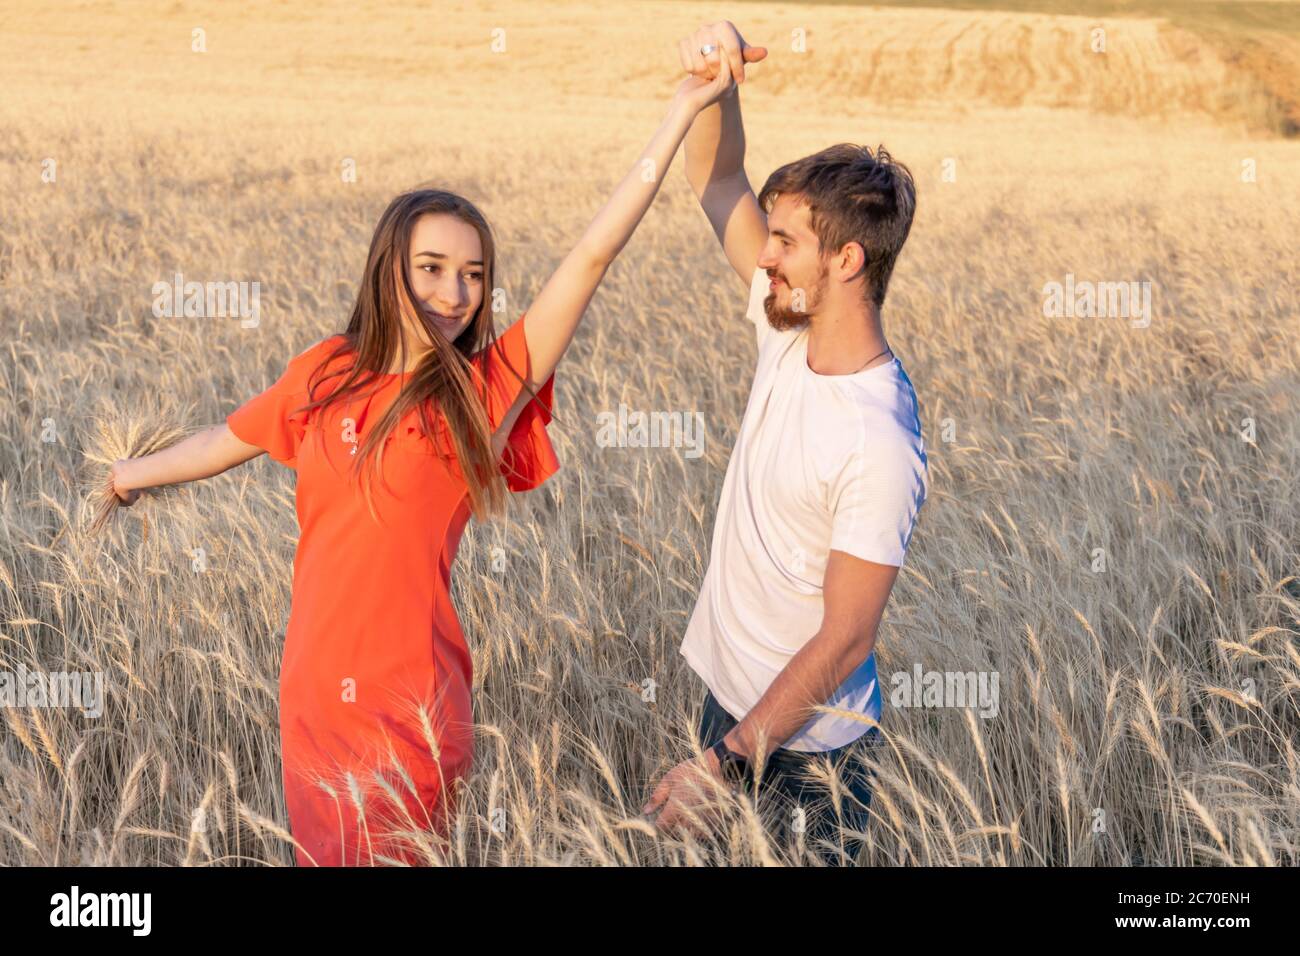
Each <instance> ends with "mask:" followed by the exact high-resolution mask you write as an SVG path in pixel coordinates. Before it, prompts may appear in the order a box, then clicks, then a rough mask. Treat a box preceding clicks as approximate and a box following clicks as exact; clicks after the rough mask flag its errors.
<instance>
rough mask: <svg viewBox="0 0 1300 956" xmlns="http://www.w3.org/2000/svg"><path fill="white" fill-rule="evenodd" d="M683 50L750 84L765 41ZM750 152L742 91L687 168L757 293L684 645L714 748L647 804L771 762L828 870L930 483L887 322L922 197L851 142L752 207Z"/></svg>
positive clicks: (734, 781) (771, 775)
mask: <svg viewBox="0 0 1300 956" xmlns="http://www.w3.org/2000/svg"><path fill="white" fill-rule="evenodd" d="M681 55H682V63H683V66H684V67H685V68H686V69H687V71H688V72H692V73H695V74H696V75H700V76H709V75H712V73H713V72H714V71H715V70H716V66H715V64H717V62H718V57H719V56H726V57H728V63H729V64H730V66H731V72H732V73H733V75H735V77H736V81H737V84H741V83H743V81H744V68H745V63H746V62H755V61H757V60H761V59H762V58H763V57H764V56H765V55H766V51H765V50H763V48H761V47H748V46H746V45H745V43H744V40H743V39H742V38H741V37H740V35H739V34H738V33H737V32H736V30H735V27H733V26H732V25H731V24H730V23H729V22H726V21H724V22H722V23H718V24H713V25H711V26H709V27H705V28H703V29H701V30H700V31H697V33H696V34H695V35H694V36H693V37H691V38H689V39H687V40H684V41H682V45H681ZM744 153H745V137H744V128H743V125H742V122H741V115H740V98H739V92H738V86H737V87H736V88H733V89H732V91H731V92H730V93H729V94H728V95H727V96H725V97H724V98H723V99H722V100H721V101H720V102H719V103H716V104H714V105H713V106H711V107H709V108H708V109H706V110H703V111H702V112H700V114H699V115H698V116H697V117H696V119H695V121H694V123H693V125H692V127H691V130H690V132H689V133H688V134H687V138H686V175H687V178H688V180H689V181H690V183H691V187H692V188H693V189H694V191H695V194H696V195H697V196H698V197H699V199H700V203H701V205H702V206H703V208H704V211H705V213H706V214H707V216H708V218H709V222H710V223H711V224H712V226H713V229H714V232H716V233H717V236H718V239H719V241H720V242H721V243H722V247H723V250H724V252H725V253H726V256H727V258H728V260H729V261H730V262H731V265H732V266H733V268H735V270H736V272H737V273H738V274H739V275H740V276H741V277H742V278H743V280H744V281H745V283H746V284H747V285H749V287H750V294H749V306H748V310H747V312H746V317H747V318H748V319H749V321H751V322H753V323H754V326H755V331H756V333H757V338H758V364H757V369H756V371H755V374H754V382H753V386H752V388H751V391H750V396H749V404H748V406H747V407H746V409H745V416H744V420H743V421H742V423H741V427H740V433H739V435H738V437H737V439H736V445H735V448H734V450H733V451H732V456H731V460H730V462H729V463H728V465H727V473H726V477H725V479H724V480H723V484H722V493H721V498H720V500H719V502H718V512H717V518H716V523H715V526H714V530H713V545H712V553H711V556H710V560H709V566H708V571H707V572H706V574H705V578H704V584H703V587H702V589H701V592H700V596H699V600H698V602H697V603H696V606H695V611H694V614H693V615H692V617H691V620H690V623H689V625H688V627H687V630H686V636H685V639H684V640H683V643H682V647H681V652H682V654H683V655H684V656H685V657H686V660H687V661H688V662H689V663H690V665H691V667H692V668H693V669H694V670H695V671H696V673H698V674H699V675H700V677H701V678H702V679H703V681H704V683H705V684H706V685H707V686H708V694H707V695H706V698H705V704H704V714H703V717H702V720H701V723H700V736H701V738H702V742H703V746H704V747H705V748H709V749H706V750H705V751H704V753H703V756H702V757H701V758H700V759H698V760H687V761H683V762H682V763H680V764H678V765H677V766H676V767H674V768H673V769H672V770H670V771H669V772H668V773H667V774H666V775H665V776H664V778H663V779H662V780H661V781H660V783H659V785H658V786H657V788H656V789H655V790H654V793H653V796H652V797H651V799H650V802H649V803H648V804H647V805H646V807H645V812H647V813H657V817H656V823H657V824H658V825H659V826H660V827H661V828H663V829H666V830H669V831H672V830H675V829H684V828H691V829H694V828H695V827H696V825H697V824H696V820H697V819H698V818H696V817H695V816H694V814H696V813H699V812H701V811H703V810H704V808H705V807H706V806H707V805H708V804H709V803H711V802H712V801H711V798H710V797H709V795H708V793H707V789H708V788H707V787H702V786H700V783H701V781H700V778H699V776H698V774H700V773H701V772H703V773H706V774H711V775H712V776H713V777H714V778H715V779H717V780H718V781H720V782H723V783H726V784H729V785H732V786H736V785H743V786H753V784H754V777H755V774H756V772H758V773H759V790H760V793H761V792H762V791H766V792H768V793H770V794H772V795H773V798H774V799H775V800H776V801H777V807H778V808H779V817H778V820H779V821H780V822H781V823H782V824H784V825H783V826H782V827H781V829H782V830H783V831H787V832H785V833H783V834H782V837H785V836H787V835H788V831H790V830H794V831H800V830H802V831H803V832H804V833H805V834H806V840H807V845H808V847H809V848H810V849H812V850H813V851H814V852H817V853H819V854H820V855H821V857H822V859H824V860H825V861H826V862H828V863H832V864H835V863H840V862H843V860H844V857H843V856H842V854H841V853H840V851H839V848H840V847H841V846H842V844H843V841H842V840H841V833H840V832H839V831H840V830H841V828H842V829H843V830H844V831H851V832H862V831H863V830H864V829H865V827H866V821H867V803H868V801H869V800H870V789H869V788H868V785H867V781H866V780H865V779H864V778H863V776H862V775H861V773H860V771H859V770H857V769H855V767H854V766H853V764H852V762H850V761H848V760H846V757H848V755H849V751H850V749H851V748H850V745H851V744H854V743H855V741H858V740H859V738H861V737H864V735H866V737H865V740H864V741H862V742H859V743H858V744H857V745H856V746H855V747H853V748H852V749H854V750H858V749H859V748H860V747H861V746H863V745H864V744H866V743H874V742H875V740H876V739H877V738H878V736H879V729H878V726H877V722H878V721H879V720H880V709H881V694H880V686H879V682H878V680H877V676H876V661H875V653H874V645H875V640H876V631H877V628H878V626H879V623H880V619H881V615H882V612H883V611H884V608H885V603H886V601H887V600H888V598H889V593H890V589H891V588H892V587H893V584H894V580H895V577H896V576H897V574H898V569H899V566H901V565H902V563H903V557H904V554H905V553H906V551H907V546H908V542H909V540H910V538H911V534H912V527H913V524H914V522H915V521H916V517H917V514H918V512H919V511H920V508H921V504H922V502H923V501H924V499H925V495H926V492H927V490H928V485H929V482H928V474H927V467H926V456H925V447H924V443H923V441H922V438H921V429H920V423H919V421H918V414H917V402H916V394H915V392H914V391H913V389H912V384H911V381H910V380H909V379H908V377H907V374H906V373H905V372H904V371H903V367H902V365H901V364H900V363H899V361H898V359H897V357H896V356H894V355H893V353H892V352H891V351H890V349H889V346H888V343H887V342H886V341H885V337H884V333H883V330H882V327H881V319H880V309H881V306H882V304H883V303H884V300H885V290H886V287H887V285H888V282H889V277H890V273H891V272H892V270H893V267H894V262H895V260H896V258H897V256H898V253H899V251H900V250H901V248H902V246H903V243H904V241H905V240H906V238H907V234H908V231H909V229H910V227H911V223H912V213H913V209H914V208H915V189H914V186H913V183H912V178H911V175H910V173H909V172H908V170H907V169H906V167H904V166H902V165H900V164H897V163H895V162H893V161H892V160H891V158H890V156H889V154H888V153H887V152H886V151H885V150H884V149H883V148H881V149H879V150H878V151H877V152H876V153H874V154H873V153H872V151H871V150H870V149H868V148H866V147H862V146H852V145H848V144H841V145H838V146H832V147H830V148H828V149H825V150H823V151H821V152H819V153H817V154H815V155H813V156H808V157H806V158H804V159H801V160H798V161H796V162H793V163H790V164H788V165H786V166H783V167H781V168H780V169H778V170H777V171H776V172H774V173H773V174H772V175H771V176H770V177H769V178H768V180H767V183H766V184H765V185H764V187H763V189H762V190H761V191H760V193H759V195H758V196H757V197H756V196H755V195H754V192H753V190H752V189H751V188H750V185H749V181H748V179H747V178H746V176H745V169H744ZM819 706H824V707H827V708H832V709H833V710H834V711H838V712H839V713H835V712H830V711H819V710H817V709H816V708H818V707H819ZM823 759H828V760H830V761H831V763H832V765H833V766H835V767H836V768H837V769H838V770H839V771H840V772H841V774H842V775H843V776H844V778H845V782H846V783H847V785H848V788H849V790H850V793H849V794H847V795H845V794H842V797H843V799H842V800H841V801H840V802H839V806H838V807H835V806H833V805H831V802H830V799H829V791H827V790H825V789H824V788H819V787H817V786H816V785H815V784H814V783H813V782H812V780H811V779H810V778H809V774H808V771H809V770H811V769H812V768H811V767H810V764H811V763H812V762H814V761H818V760H823ZM760 767H761V768H762V769H761V771H759V768H760ZM841 793H842V792H841ZM844 835H846V836H847V835H849V834H848V833H845V834H844Z"/></svg>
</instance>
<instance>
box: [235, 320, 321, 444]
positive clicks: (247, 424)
mask: <svg viewBox="0 0 1300 956" xmlns="http://www.w3.org/2000/svg"><path fill="white" fill-rule="evenodd" d="M328 341H329V340H328V339H326V340H325V341H324V342H318V343H317V344H316V345H313V346H312V347H311V348H309V349H307V350H306V351H305V352H302V353H300V354H298V355H296V356H294V357H293V358H291V359H290V360H289V364H288V365H287V366H286V368H285V370H284V373H283V374H282V375H281V376H280V377H279V378H278V379H277V380H276V381H275V382H274V384H272V385H271V386H270V387H269V388H268V389H266V391H264V392H262V393H261V394H259V395H254V396H253V397H252V398H250V399H249V400H248V401H246V402H244V404H242V405H240V406H239V407H238V408H237V409H235V410H234V411H233V412H231V413H230V414H229V415H227V416H226V425H227V426H228V427H229V428H230V430H231V431H232V432H234V435H235V437H236V438H238V439H239V440H240V441H242V442H245V443H247V444H249V445H256V446H257V447H258V448H263V449H265V450H266V453H267V454H268V455H270V456H271V457H272V458H274V459H275V460H276V461H278V462H280V463H281V464H284V465H286V466H288V467H289V468H294V469H296V468H297V467H298V446H299V444H300V443H301V442H302V436H303V433H304V432H305V430H306V426H307V416H306V413H304V412H302V411H298V410H297V409H298V408H299V406H301V405H305V404H306V403H307V402H308V401H309V397H308V392H307V381H308V378H309V377H310V375H311V372H312V369H313V368H314V367H315V362H314V361H313V359H314V358H315V357H316V356H317V353H319V351H320V350H321V348H322V346H324V345H325V342H328Z"/></svg>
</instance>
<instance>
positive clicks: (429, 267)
mask: <svg viewBox="0 0 1300 956" xmlns="http://www.w3.org/2000/svg"><path fill="white" fill-rule="evenodd" d="M420 268H421V269H438V268H440V267H439V266H436V265H433V264H432V263H429V264H427V265H422V266H420Z"/></svg>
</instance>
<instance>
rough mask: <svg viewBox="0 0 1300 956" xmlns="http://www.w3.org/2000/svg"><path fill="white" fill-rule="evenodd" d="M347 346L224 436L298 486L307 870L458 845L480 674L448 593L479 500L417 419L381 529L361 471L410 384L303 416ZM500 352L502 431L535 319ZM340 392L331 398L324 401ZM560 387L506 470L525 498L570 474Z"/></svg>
mask: <svg viewBox="0 0 1300 956" xmlns="http://www.w3.org/2000/svg"><path fill="white" fill-rule="evenodd" d="M341 341H342V337H341V336H337V335H336V336H331V337H329V338H326V339H324V340H322V341H321V342H318V343H317V344H316V345H314V346H312V347H311V348H309V349H307V350H306V351H305V352H303V353H301V354H300V355H298V356H296V357H295V358H293V359H291V360H290V361H289V363H288V367H287V369H286V370H285V372H284V374H283V375H282V376H281V377H280V379H279V380H278V381H277V382H275V384H273V385H272V386H271V387H270V388H268V389H267V390H266V391H264V392H262V393H261V394H260V395H257V396H255V397H253V398H252V399H250V400H249V401H248V402H246V403H245V404H244V405H242V406H240V407H239V408H238V409H236V410H235V411H234V412H233V413H231V414H230V416H229V417H228V418H227V419H226V424H227V425H228V426H229V427H230V430H231V431H232V432H233V433H234V434H235V435H236V437H238V438H239V439H240V440H241V441H244V442H246V443H248V444H250V445H256V446H258V447H259V448H264V449H266V451H267V453H268V454H269V455H270V456H271V457H272V458H274V459H276V460H277V461H280V462H282V463H284V464H285V465H288V466H289V467H290V468H294V469H296V471H297V473H298V475H297V489H296V510H297V515H298V526H299V540H298V549H297V552H296V553H295V555H294V562H293V599H292V605H291V608H290V612H289V621H288V626H287V628H286V632H285V641H284V657H283V661H282V664H281V669H280V740H281V755H282V761H283V781H284V792H285V803H286V806H287V808H288V812H289V826H290V830H291V832H292V834H293V837H294V839H295V840H296V841H297V842H298V843H299V844H300V847H299V848H298V849H297V850H296V851H295V852H296V855H297V861H298V864H299V865H301V866H310V865H321V866H356V865H363V866H364V865H371V864H380V865H382V864H384V863H385V862H387V861H388V860H395V861H399V862H405V863H411V864H418V863H420V862H423V860H424V858H423V856H422V855H421V854H419V853H418V852H416V850H415V848H414V844H413V843H412V842H411V840H410V839H409V838H404V837H403V836H402V833H401V832H400V831H417V832H418V831H423V832H424V833H426V834H427V833H428V831H430V830H434V831H436V832H437V833H439V834H442V835H443V836H446V835H447V829H448V820H449V817H450V814H451V811H452V810H454V805H455V804H454V796H455V794H454V788H453V784H454V783H455V782H456V781H458V780H459V779H460V778H462V777H463V776H464V775H465V774H467V773H468V772H469V769H470V766H471V761H472V758H473V711H472V708H471V704H470V687H471V684H472V680H473V663H472V660H471V657H470V653H469V649H468V647H467V646H466V644H465V637H464V635H463V634H462V632H461V628H460V622H459V620H458V619H457V617H456V610H455V608H454V607H453V606H452V603H451V594H450V586H451V565H452V561H453V560H454V559H455V556H456V549H457V547H458V545H459V543H460V538H461V533H462V532H463V531H464V528H465V523H466V521H467V520H468V518H469V517H470V510H469V496H468V490H467V488H466V486H465V481H464V478H463V476H462V475H461V473H460V471H459V468H458V466H457V463H456V462H455V460H454V458H453V457H450V455H448V454H446V453H444V454H439V453H438V452H436V451H435V448H434V445H433V443H432V441H431V440H430V439H429V438H428V437H427V436H425V435H422V434H420V430H419V418H418V414H419V413H418V410H416V409H412V410H411V411H410V412H409V413H408V414H407V415H406V416H404V417H403V419H402V421H401V422H399V424H398V426H397V427H396V428H395V429H394V431H393V432H392V433H391V434H390V435H389V437H388V439H387V442H386V444H385V448H384V458H383V467H382V472H376V474H375V478H374V481H373V483H372V490H371V495H372V500H373V503H374V507H375V510H376V512H377V515H378V518H379V519H380V521H379V523H378V524H376V522H375V520H374V519H373V518H372V517H371V514H370V512H369V510H368V509H367V507H366V502H365V498H364V497H363V495H362V493H361V487H360V484H359V483H358V481H357V480H356V479H351V477H350V475H349V473H348V470H349V468H350V467H351V465H352V463H353V461H355V458H354V457H353V453H354V452H355V450H356V448H357V447H358V446H359V444H360V442H361V441H362V440H363V439H364V438H365V437H366V435H367V429H368V428H369V427H370V426H371V425H372V424H373V423H374V422H377V421H378V420H379V418H380V417H381V416H382V415H383V413H384V412H385V411H386V410H387V407H388V405H390V404H391V403H392V401H393V400H394V398H396V396H397V394H398V392H399V390H400V387H401V384H402V383H403V382H404V381H405V380H406V379H408V378H409V373H401V374H387V375H384V376H382V377H381V379H380V382H379V383H378V386H377V388H376V387H375V386H367V387H365V388H363V389H362V392H369V391H371V389H372V388H374V389H375V390H374V391H373V393H372V394H369V395H364V394H362V395H358V396H354V397H353V398H352V400H351V401H350V403H349V404H348V405H347V407H345V408H340V407H338V406H334V407H331V408H330V409H329V410H328V411H327V412H326V413H325V416H324V417H323V418H322V416H321V415H320V409H313V410H312V412H311V413H310V414H304V413H302V412H295V411H294V410H295V409H296V408H298V406H300V405H302V404H304V403H306V402H307V401H308V395H307V385H308V377H309V376H310V374H311V372H312V370H313V369H314V368H315V367H316V366H317V365H319V364H321V363H322V362H323V361H324V360H325V359H326V358H327V357H328V355H329V354H330V352H331V351H332V350H333V348H334V347H335V346H337V345H338V344H339V343H340V342H341ZM488 351H490V354H487V355H485V354H484V353H482V352H481V353H479V356H478V360H479V363H478V364H476V365H475V367H476V368H477V369H480V370H486V371H487V373H488V381H489V383H490V386H491V387H490V390H489V394H488V402H487V404H488V409H487V412H488V419H489V421H490V422H491V423H492V425H493V427H494V428H495V427H496V425H497V423H499V422H500V421H501V420H502V418H503V417H504V415H505V414H506V412H507V411H508V410H509V409H510V408H511V406H512V405H513V404H514V401H515V399H516V398H517V397H518V395H519V394H520V392H521V391H522V390H523V387H522V385H521V384H520V383H519V381H518V379H517V378H515V376H514V375H513V374H511V372H510V371H509V370H508V369H505V368H502V367H500V358H501V356H502V355H503V354H504V356H505V357H506V358H507V359H508V360H509V363H510V365H511V366H512V367H513V368H514V369H516V370H518V371H519V372H520V373H521V374H522V373H524V372H525V370H526V369H528V368H529V364H528V350H527V347H526V345H525V341H524V323H523V320H522V319H521V320H520V321H518V322H516V323H515V324H514V325H512V326H511V327H510V328H509V329H508V330H506V332H505V333H503V334H502V335H501V336H500V338H499V339H498V340H497V349H494V350H488ZM351 359H352V357H351V355H344V356H340V357H339V358H337V359H335V362H336V363H337V364H341V365H345V366H346V365H348V364H350V363H351ZM331 368H333V366H331ZM339 381H340V380H339V379H334V380H332V381H331V382H328V383H325V384H324V385H320V384H318V385H317V388H316V396H315V397H318V398H319V397H321V396H322V395H324V394H326V393H327V392H328V391H329V390H331V389H332V388H334V387H335V386H336V385H337V384H338V382H339ZM553 390H554V376H552V377H551V378H550V379H548V380H547V382H546V384H545V385H544V386H543V388H542V389H541V390H540V391H539V392H538V398H539V400H540V402H530V403H528V405H527V406H526V407H525V408H524V410H523V412H522V413H521V414H520V416H519V419H518V420H517V422H516V423H515V425H514V427H513V429H512V430H511V433H510V440H509V443H508V445H507V448H506V452H505V454H504V455H503V462H502V471H503V472H504V473H505V474H506V476H507V478H506V480H507V485H508V486H509V488H510V489H511V490H512V491H523V490H526V489H529V488H535V487H536V486H537V485H539V484H541V483H542V482H543V481H545V480H546V479H547V478H548V477H550V476H551V475H552V474H554V473H555V471H556V470H557V469H558V468H559V463H558V461H557V460H556V457H555V452H554V450H553V449H552V447H551V444H550V440H549V438H548V437H547V434H546V425H547V423H548V422H549V421H550V420H551V403H552V393H553ZM435 418H436V416H435ZM348 419H351V421H350V422H349V421H348ZM438 421H439V427H442V425H441V420H440V419H438Z"/></svg>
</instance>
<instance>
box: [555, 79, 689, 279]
mask: <svg viewBox="0 0 1300 956" xmlns="http://www.w3.org/2000/svg"><path fill="white" fill-rule="evenodd" d="M695 115H696V113H695V110H694V109H693V108H691V107H690V106H689V105H688V104H686V103H685V102H683V101H682V100H681V99H680V98H675V99H674V100H673V102H672V106H671V108H670V109H669V110H668V115H667V116H666V117H664V120H663V122H662V123H660V124H659V128H658V129H657V130H655V133H654V136H653V137H651V139H650V143H649V144H648V145H647V146H646V148H645V149H644V150H642V152H641V155H640V157H638V159H637V161H636V162H635V163H634V164H633V166H632V168H631V169H630V170H629V171H628V173H627V175H626V176H624V177H623V179H622V181H621V182H620V183H619V184H618V186H617V187H616V188H615V190H614V193H613V195H612V196H610V198H609V201H608V202H607V203H606V204H605V206H604V208H602V209H601V210H600V212H599V213H597V215H596V217H595V218H594V219H593V220H592V221H591V225H589V226H588V227H587V230H586V232H584V233H583V234H582V238H581V239H579V240H578V243H577V246H576V247H575V250H574V251H575V252H578V253H579V254H580V255H584V256H586V257H588V258H589V259H590V260H591V262H592V263H593V264H595V265H597V266H600V267H605V266H608V265H609V264H610V263H612V262H613V261H614V260H615V259H616V258H618V254H619V252H621V251H622V249H623V247H624V246H625V245H626V244H627V241H628V239H630V238H631V237H632V233H633V232H635V231H636V227H637V224H638V223H639V222H640V221H641V218H642V217H643V216H644V215H645V213H646V210H648V209H649V208H650V204H651V203H652V202H654V198H655V194H656V193H658V192H659V185H660V183H662V182H663V178H664V174H665V173H666V172H667V170H668V167H669V166H671V165H672V161H673V157H674V156H675V155H676V154H677V150H678V148H679V147H680V146H681V144H682V140H683V139H684V138H685V137H686V131H687V130H689V129H690V127H691V121H692V120H693V119H694V118H695Z"/></svg>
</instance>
